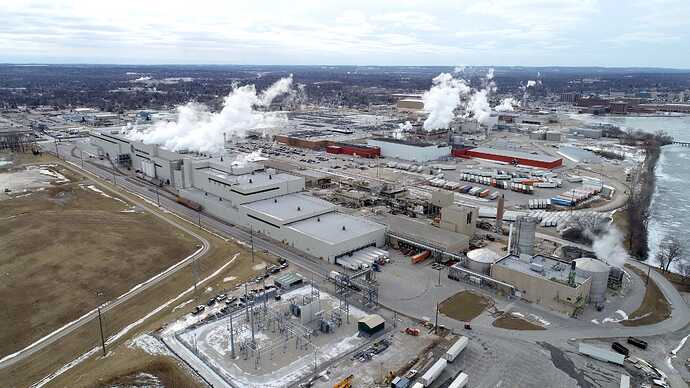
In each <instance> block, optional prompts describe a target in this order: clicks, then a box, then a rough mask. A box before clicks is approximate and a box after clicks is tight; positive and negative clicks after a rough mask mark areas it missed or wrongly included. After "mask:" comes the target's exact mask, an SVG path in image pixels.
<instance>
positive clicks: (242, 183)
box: [201, 167, 304, 194]
mask: <svg viewBox="0 0 690 388" xmlns="http://www.w3.org/2000/svg"><path fill="white" fill-rule="evenodd" d="M201 170H203V172H205V173H206V174H207V175H208V176H209V177H210V178H215V179H219V180H221V181H223V182H224V183H227V184H229V185H233V188H232V189H233V190H235V191H238V192H241V193H243V194H251V193H252V192H255V191H257V190H261V189H263V188H266V187H274V186H276V185H280V184H286V183H288V182H297V181H300V180H304V178H301V177H298V176H294V175H290V174H282V173H279V174H269V173H267V172H255V173H254V174H243V175H232V174H231V173H228V172H225V171H222V170H218V169H215V168H212V167H206V168H203V169H201Z"/></svg>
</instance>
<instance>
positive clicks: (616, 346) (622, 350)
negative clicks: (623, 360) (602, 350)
mask: <svg viewBox="0 0 690 388" xmlns="http://www.w3.org/2000/svg"><path fill="white" fill-rule="evenodd" d="M611 349H613V350H614V351H616V352H617V353H620V354H622V355H624V356H626V357H628V354H630V350H628V348H626V347H625V346H623V345H621V344H620V343H618V342H614V343H612V344H611Z"/></svg>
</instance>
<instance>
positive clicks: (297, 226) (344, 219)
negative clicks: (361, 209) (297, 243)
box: [290, 212, 386, 244]
mask: <svg viewBox="0 0 690 388" xmlns="http://www.w3.org/2000/svg"><path fill="white" fill-rule="evenodd" d="M290 228H291V229H293V230H295V231H297V232H299V233H302V234H305V235H307V236H309V237H312V238H314V239H316V240H319V241H322V242H325V243H327V244H340V243H342V242H345V241H348V240H350V239H353V238H356V237H360V236H364V235H367V234H370V233H374V232H376V231H384V230H385V229H386V227H385V226H384V225H381V224H378V223H376V222H372V221H369V220H367V219H364V218H361V217H354V216H351V215H348V214H344V213H338V212H333V213H327V214H324V215H322V216H318V217H312V218H310V219H307V220H303V221H298V222H295V223H293V224H290Z"/></svg>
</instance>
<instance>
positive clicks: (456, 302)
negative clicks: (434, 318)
mask: <svg viewBox="0 0 690 388" xmlns="http://www.w3.org/2000/svg"><path fill="white" fill-rule="evenodd" d="M493 304H494V301H493V300H491V299H489V298H487V297H485V296H483V295H479V294H475V293H473V292H470V291H461V292H458V293H457V294H455V295H453V296H451V297H450V298H448V299H446V300H444V301H443V302H441V304H440V305H439V306H438V308H439V311H440V312H441V313H443V315H445V316H447V317H449V318H453V319H455V320H458V321H465V322H469V321H471V320H473V319H474V318H477V317H478V316H479V315H480V314H481V313H482V312H484V310H486V309H487V308H489V307H491V306H493Z"/></svg>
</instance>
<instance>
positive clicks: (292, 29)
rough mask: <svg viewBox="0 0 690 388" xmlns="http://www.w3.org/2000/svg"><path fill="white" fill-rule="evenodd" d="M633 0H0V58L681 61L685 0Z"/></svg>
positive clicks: (685, 56) (686, 59)
mask: <svg viewBox="0 0 690 388" xmlns="http://www.w3.org/2000/svg"><path fill="white" fill-rule="evenodd" d="M631 1H632V4H631V5H630V6H626V7H621V6H620V4H618V3H616V2H605V1H600V0H492V1H487V2H476V1H474V0H439V1H433V2H430V1H421V0H405V1H399V0H397V1H394V0H380V1H370V0H369V1H364V0H351V1H348V2H313V1H308V0H294V1H291V2H283V1H277V0H265V1H261V2H239V3H238V2H226V1H221V0H199V1H198V2H196V3H195V6H193V7H190V6H189V3H188V2H187V1H183V0H169V1H167V2H166V3H165V6H161V5H160V3H158V2H141V1H134V0H119V1H117V2H92V1H86V0H71V1H67V0H52V1H49V0H25V1H6V2H2V4H0V50H2V51H3V53H4V55H3V59H4V60H5V61H16V60H17V59H18V58H31V59H33V60H34V61H41V59H43V61H49V60H50V59H51V58H66V61H69V58H74V59H72V60H73V61H76V60H79V61H83V59H84V58H87V59H88V58H93V59H94V61H95V62H113V63H180V62H183V63H266V64H382V65H396V64H402V65H452V64H454V63H458V61H462V63H467V64H469V65H488V64H494V65H578V64H593V63H595V64H604V65H606V64H615V65H620V63H619V61H620V62H628V63H631V64H635V63H637V62H640V61H643V62H646V61H648V60H649V58H650V55H649V50H635V51H630V50H624V43H625V44H629V45H631V44H636V43H644V44H649V43H652V44H654V43H657V42H661V43H666V42H669V41H673V42H677V43H678V44H679V47H676V48H675V49H672V48H671V47H664V51H663V52H660V53H659V52H655V55H654V56H653V58H654V60H655V61H657V62H658V63H657V65H666V66H673V65H675V66H678V65H683V66H687V63H690V43H688V41H690V39H687V34H688V31H687V20H688V19H690V2H688V1H687V0H644V1H642V0H631ZM631 21H632V22H631ZM648 31H649V32H648ZM654 34H656V35H654ZM602 36H605V37H612V38H610V39H608V40H602V38H601V37H602ZM612 43H615V45H614V46H615V47H613V49H618V51H617V52H612V51H611V47H610V46H611V44H612ZM657 51H658V50H657ZM679 53H681V54H679ZM596 54H599V55H601V58H604V59H605V61H607V62H608V63H602V61H601V60H600V59H599V58H595V57H594V55H596Z"/></svg>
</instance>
